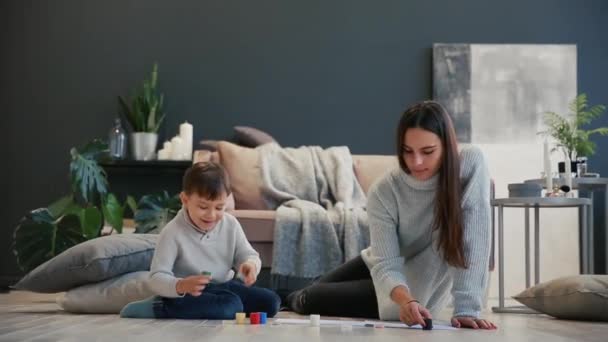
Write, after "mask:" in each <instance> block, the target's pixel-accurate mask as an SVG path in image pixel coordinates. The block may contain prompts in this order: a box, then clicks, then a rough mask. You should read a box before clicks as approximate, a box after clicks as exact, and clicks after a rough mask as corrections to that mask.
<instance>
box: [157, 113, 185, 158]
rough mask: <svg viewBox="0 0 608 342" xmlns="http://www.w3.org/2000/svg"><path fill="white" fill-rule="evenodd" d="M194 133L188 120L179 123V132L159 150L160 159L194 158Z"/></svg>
mask: <svg viewBox="0 0 608 342" xmlns="http://www.w3.org/2000/svg"><path fill="white" fill-rule="evenodd" d="M192 133H193V126H192V124H190V123H188V122H187V121H186V122H184V123H183V124H181V125H179V134H178V135H176V136H174V137H173V138H172V139H171V141H165V143H164V144H163V148H162V149H160V150H158V160H192Z"/></svg>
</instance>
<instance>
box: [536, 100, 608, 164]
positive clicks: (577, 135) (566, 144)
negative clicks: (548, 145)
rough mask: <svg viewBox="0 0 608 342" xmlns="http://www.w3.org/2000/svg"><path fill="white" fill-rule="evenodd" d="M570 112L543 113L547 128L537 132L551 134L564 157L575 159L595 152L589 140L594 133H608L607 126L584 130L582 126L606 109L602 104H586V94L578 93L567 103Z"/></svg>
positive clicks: (593, 144) (594, 146)
mask: <svg viewBox="0 0 608 342" xmlns="http://www.w3.org/2000/svg"><path fill="white" fill-rule="evenodd" d="M569 108H570V113H569V114H568V115H565V116H563V115H560V114H557V113H555V112H546V113H544V122H545V125H546V126H547V130H545V131H542V132H539V134H543V135H545V136H551V137H552V138H553V139H555V140H556V142H557V146H556V147H555V148H554V149H553V150H557V149H560V150H561V151H562V152H563V153H564V156H565V157H568V158H570V160H576V158H577V157H588V156H591V155H593V154H594V153H595V148H596V144H595V143H594V142H593V141H591V140H589V138H590V137H591V136H592V135H594V134H600V135H608V127H600V128H595V129H590V130H585V129H583V127H584V126H585V125H588V124H589V123H591V121H593V120H594V119H596V118H598V117H599V116H601V115H602V113H603V112H604V111H605V110H606V107H605V106H604V105H595V106H593V107H589V106H588V105H587V95H586V94H580V95H578V96H577V97H576V98H575V99H574V100H573V101H572V102H571V103H570V105H569Z"/></svg>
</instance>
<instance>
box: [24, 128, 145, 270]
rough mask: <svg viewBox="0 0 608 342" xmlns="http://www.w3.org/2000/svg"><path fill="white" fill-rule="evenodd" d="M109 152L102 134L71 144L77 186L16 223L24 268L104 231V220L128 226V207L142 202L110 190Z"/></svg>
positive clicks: (118, 228)
mask: <svg viewBox="0 0 608 342" xmlns="http://www.w3.org/2000/svg"><path fill="white" fill-rule="evenodd" d="M107 154H108V145H107V144H106V143H105V142H103V141H101V140H97V139H96V140H93V141H92V142H90V143H88V144H86V145H85V146H84V147H81V148H72V149H71V150H70V155H71V158H72V160H71V162H70V183H71V192H70V193H69V194H68V195H67V196H65V197H62V198H61V199H59V200H57V201H55V202H54V203H52V204H50V205H49V206H48V207H47V208H39V209H35V210H32V211H30V212H29V213H27V214H26V215H25V217H23V218H22V219H21V221H20V222H19V224H18V225H17V227H16V228H15V231H14V234H13V245H12V249H13V253H14V254H15V256H16V257H17V263H18V264H19V266H20V267H21V269H22V270H24V271H28V272H29V271H30V270H32V269H34V268H35V267H36V266H38V265H40V264H42V263H44V262H45V261H47V260H49V259H51V258H53V257H55V256H56V255H58V254H60V253H61V252H63V251H65V250H66V249H68V248H70V247H72V246H74V245H77V244H79V243H81V242H83V241H86V240H90V239H94V238H96V237H98V236H100V235H101V234H102V228H103V227H104V222H105V223H107V224H108V225H110V226H111V227H112V230H114V231H116V232H118V233H121V232H122V228H123V217H124V214H125V211H126V210H127V209H129V210H131V211H132V212H135V211H136V207H137V204H136V203H135V200H134V199H133V198H132V197H131V196H128V197H127V199H126V201H125V203H123V204H121V203H120V202H119V200H118V199H117V198H116V196H115V195H114V194H112V193H110V192H109V191H108V180H107V178H106V173H105V171H104V170H103V169H102V168H101V167H100V166H99V164H98V161H99V160H101V159H102V158H104V157H105V156H107ZM110 233H111V232H110Z"/></svg>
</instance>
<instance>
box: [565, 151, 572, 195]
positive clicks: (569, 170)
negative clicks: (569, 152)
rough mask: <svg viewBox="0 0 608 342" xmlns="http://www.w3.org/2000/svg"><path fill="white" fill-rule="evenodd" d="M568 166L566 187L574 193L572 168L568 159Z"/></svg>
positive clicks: (566, 166) (566, 169) (566, 167)
mask: <svg viewBox="0 0 608 342" xmlns="http://www.w3.org/2000/svg"><path fill="white" fill-rule="evenodd" d="M565 163H566V165H564V166H565V168H564V169H565V171H566V172H565V173H566V174H565V176H566V177H565V178H566V185H567V186H569V187H570V191H572V167H571V166H570V158H568V157H566V160H565Z"/></svg>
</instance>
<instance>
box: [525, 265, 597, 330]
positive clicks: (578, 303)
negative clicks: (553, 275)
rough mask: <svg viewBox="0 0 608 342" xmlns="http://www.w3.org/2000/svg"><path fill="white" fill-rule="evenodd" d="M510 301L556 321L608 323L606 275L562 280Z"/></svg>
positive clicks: (541, 286) (542, 285) (591, 275)
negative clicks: (556, 319)
mask: <svg viewBox="0 0 608 342" xmlns="http://www.w3.org/2000/svg"><path fill="white" fill-rule="evenodd" d="M513 298H515V299H516V300H517V301H519V302H520V303H522V304H524V305H526V306H528V307H530V308H532V309H534V310H536V311H539V312H542V313H545V314H547V315H551V316H553V317H557V318H563V319H574V320H591V321H608V275H603V274H602V275H599V274H583V275H576V276H570V277H562V278H558V279H554V280H551V281H548V282H544V283H540V284H538V285H536V286H533V287H531V288H528V289H526V290H525V291H523V292H521V293H520V294H518V295H516V296H514V297H513Z"/></svg>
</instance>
